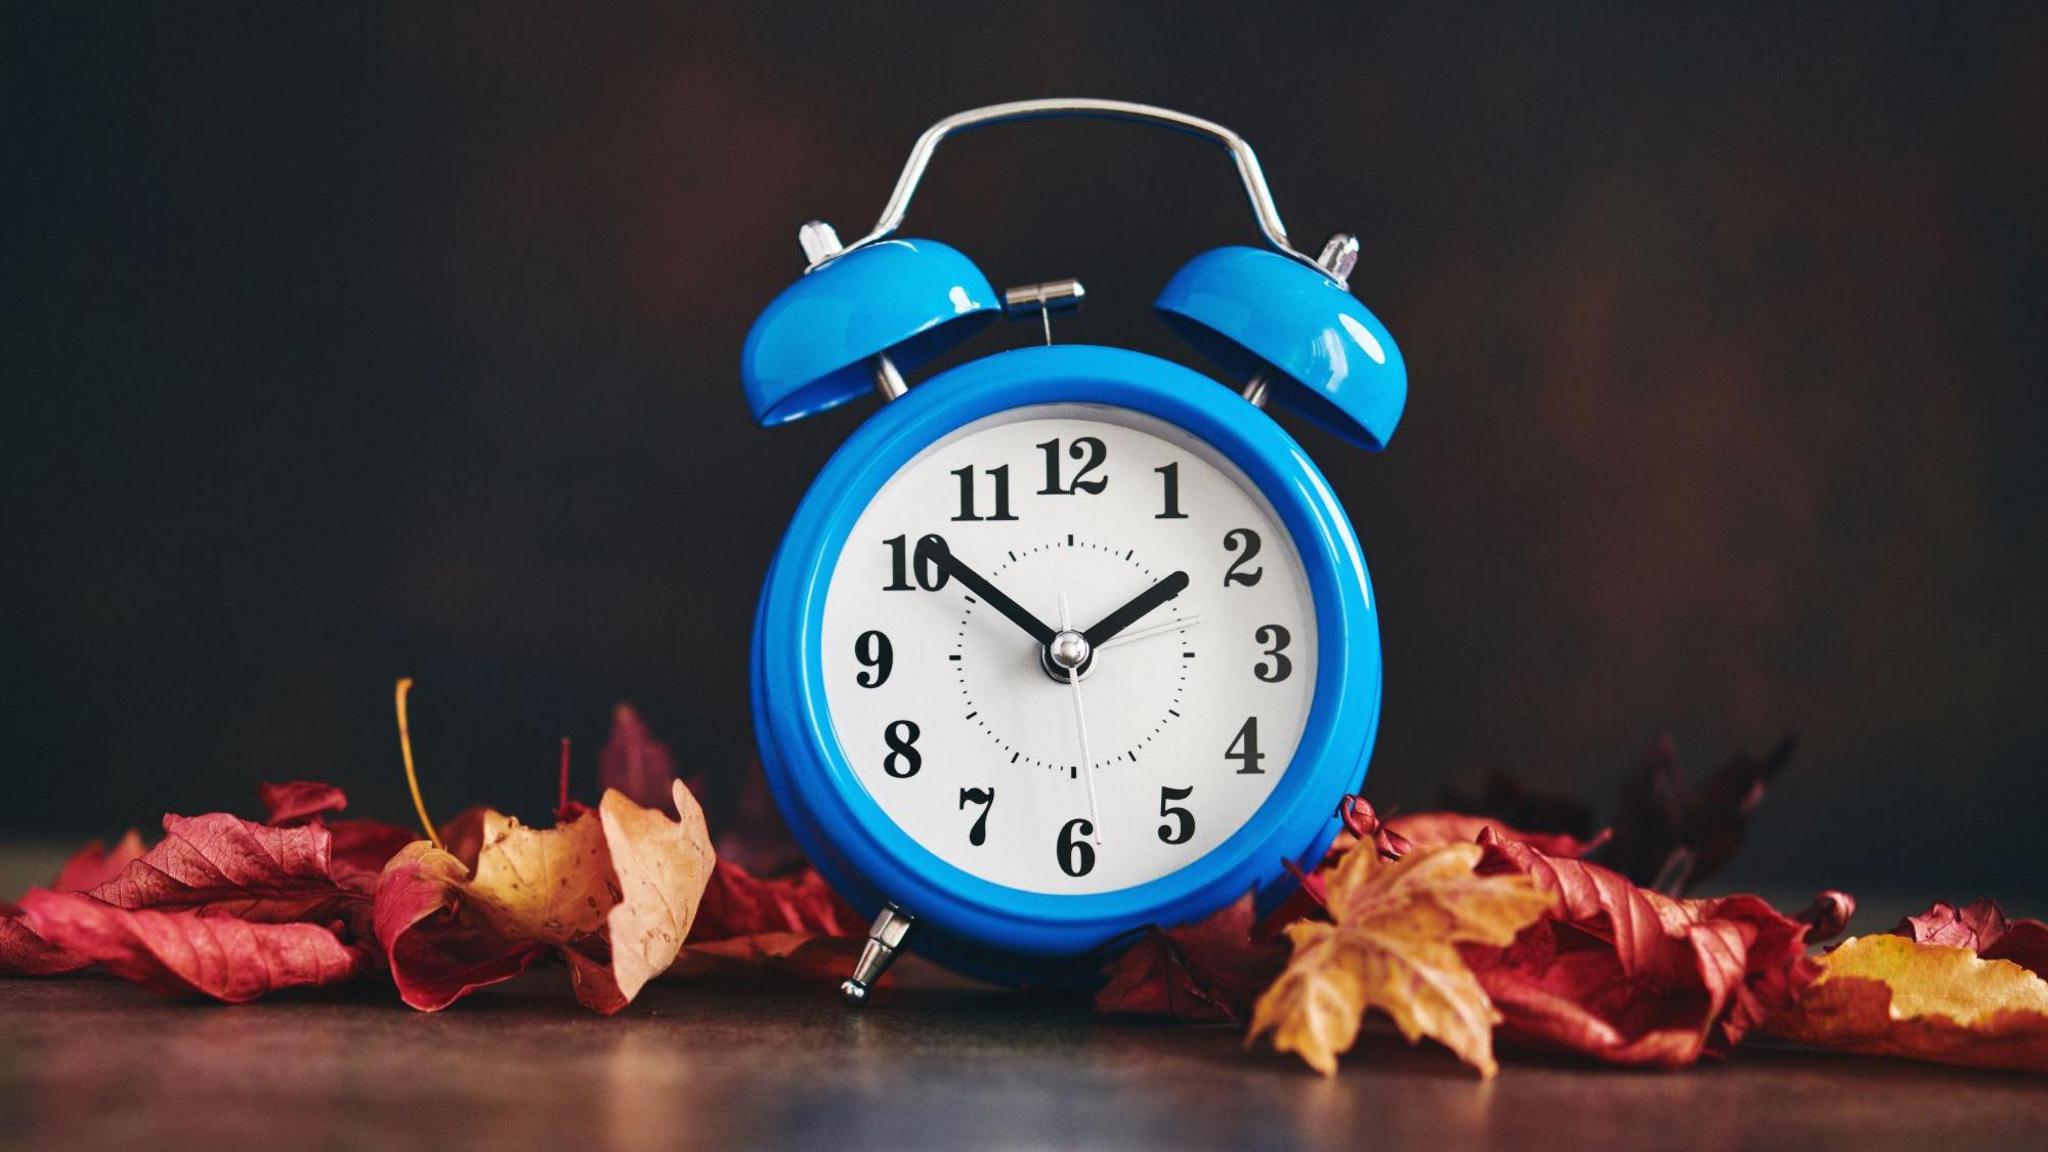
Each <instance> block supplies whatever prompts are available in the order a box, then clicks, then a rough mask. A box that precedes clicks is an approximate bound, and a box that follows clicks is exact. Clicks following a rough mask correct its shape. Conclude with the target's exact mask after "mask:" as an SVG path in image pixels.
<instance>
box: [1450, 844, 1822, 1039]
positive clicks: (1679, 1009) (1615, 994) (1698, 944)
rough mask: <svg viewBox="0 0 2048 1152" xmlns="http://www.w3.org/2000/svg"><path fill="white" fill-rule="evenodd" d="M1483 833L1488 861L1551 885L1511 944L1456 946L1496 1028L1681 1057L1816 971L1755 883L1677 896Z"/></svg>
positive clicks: (1798, 927)
mask: <svg viewBox="0 0 2048 1152" xmlns="http://www.w3.org/2000/svg"><path fill="white" fill-rule="evenodd" d="M1481 843H1483V844H1485V845H1486V846H1487V861H1486V863H1485V865H1483V866H1482V871H1484V870H1489V869H1491V870H1513V871H1518V872H1521V873H1523V874H1524V875H1527V876H1529V877H1531V878H1532V879H1534V880H1535V881H1536V882H1537V884H1539V885H1540V886H1542V887H1543V888H1545V889H1547V890H1549V891H1552V892H1555V893H1557V895H1558V897H1559V902H1558V907H1557V909H1556V910H1555V911H1554V912H1553V913H1552V915H1551V916H1549V917H1548V918H1546V919H1545V920H1543V921H1540V922H1538V923H1537V924H1535V925H1532V926H1531V927H1529V928H1527V929H1524V930H1523V932H1522V933H1521V934H1520V935H1519V936H1517V937H1516V939H1515V942H1514V943H1513V944H1512V945H1510V946H1508V947H1507V948H1505V949H1492V948H1480V947H1471V946H1468V947H1466V948H1465V949H1464V953H1465V957H1466V961H1467V963H1468V964H1469V965H1470V966H1471V967H1472V969H1473V971H1474V972H1476V973H1477V974H1478V975H1479V980H1480V983H1481V984H1482V985H1483V986H1484V987H1485V988H1486V991H1487V994H1488V995H1489V996H1491V997H1492V998H1493V1001H1494V1005H1495V1007H1496V1008H1498V1009H1499V1010H1500V1012H1501V1015H1502V1017H1503V1023H1502V1024H1501V1025H1500V1028H1499V1033H1498V1034H1499V1037H1500V1038H1501V1039H1502V1040H1503V1041H1506V1042H1509V1043H1519V1044H1522V1045H1525V1046H1528V1047H1533V1048H1541V1049H1548V1050H1552V1051H1564V1052H1572V1053H1577V1054H1580V1055H1585V1056H1590V1057H1592V1058H1594V1059H1597V1060H1601V1061H1605V1062H1608V1063H1615V1064H1648V1065H1661V1066H1665V1067H1679V1066H1683V1065H1687V1064H1691V1063H1693V1062H1695V1061H1697V1060H1698V1059H1700V1058H1701V1057H1702V1056H1716V1057H1718V1056H1724V1055H1726V1054H1727V1053H1728V1051H1729V1050H1730V1049H1732V1048H1733V1047H1734V1046H1735V1045H1736V1044H1737V1043H1738V1042H1740V1041H1741V1039H1742V1038H1743V1036H1744V1035H1745V1034H1747V1033H1748V1032H1749V1031H1750V1030H1751V1029H1753V1028H1755V1027H1756V1026H1757V1025H1759V1024H1760V1023H1761V1022H1762V1021H1763V1020H1764V1019H1766V1018H1768V1017H1769V1016H1771V1015H1774V1014H1776V1013H1777V1012H1779V1011H1782V1010H1783V1009H1785V1008H1786V1007H1788V1006H1790V1005H1791V1004H1792V1003H1794V1002H1795V1001H1796V1000H1797V998H1798V996H1799V993H1800V992H1801V990H1803V989H1804V988H1805V987H1806V985H1807V984H1808V983H1809V982H1811V981H1812V980H1813V978H1814V976H1815V975H1816V973H1817V967H1816V966H1815V964H1814V963H1813V961H1811V960H1809V959H1807V957H1806V947H1805V938H1806V926H1805V925H1803V924H1800V923H1798V922H1796V921H1793V920H1791V919H1788V918H1787V917H1784V916H1781V915H1779V914H1778V913H1777V912H1776V911H1774V910H1772V909H1771V907H1770V906H1769V905H1768V904H1766V903H1764V902H1763V901H1762V900H1760V899H1758V898H1756V897H1754V896H1731V897H1727V898H1725V899H1719V900H1673V899H1671V898H1669V897H1666V896H1663V895H1661V894H1659V893H1656V892H1651V891H1648V890H1645V889H1642V888H1638V887H1636V886H1635V885H1634V884H1632V883H1630V882H1629V881H1628V879H1627V878H1625V877H1623V876H1621V875H1620V874H1618V873H1615V872H1612V871H1609V870H1608V869H1606V868H1602V867H1600V866H1599V865H1596V864H1590V863H1587V862H1585V861H1583V860H1573V859H1564V858H1558V857H1552V856H1547V855H1545V854H1544V853H1542V852H1540V851H1538V850H1536V849H1535V848H1533V847H1531V846H1529V845H1527V844H1523V843H1517V842H1514V841H1509V840H1503V839H1501V838H1500V837H1499V836H1497V835H1495V834H1493V833H1491V832H1488V833H1486V834H1483V835H1482V838H1481Z"/></svg>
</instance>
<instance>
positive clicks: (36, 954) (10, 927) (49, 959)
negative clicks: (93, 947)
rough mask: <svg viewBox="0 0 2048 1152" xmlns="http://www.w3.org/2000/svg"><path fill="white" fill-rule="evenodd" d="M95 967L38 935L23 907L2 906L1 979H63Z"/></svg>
mask: <svg viewBox="0 0 2048 1152" xmlns="http://www.w3.org/2000/svg"><path fill="white" fill-rule="evenodd" d="M91 964H92V961H91V960H90V959H88V958H86V957H84V956H80V955H79V954H78V953H76V952H71V951H68V950H66V949H63V948H59V947H58V946H57V945H55V944H52V943H50V942H49V941H48V940H45V939H43V938H42V937H41V936H38V935H37V934H36V930H35V929H34V928H31V927H29V924H28V917H27V916H25V915H23V914H22V912H21V910H20V909H19V908H16V907H13V906H12V905H6V906H0V976H59V975H62V974H63V973H66V972H76V971H78V970H79V969H81V968H85V967H88V966H89V965H91Z"/></svg>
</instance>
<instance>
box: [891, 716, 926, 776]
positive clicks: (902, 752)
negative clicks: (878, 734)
mask: <svg viewBox="0 0 2048 1152" xmlns="http://www.w3.org/2000/svg"><path fill="white" fill-rule="evenodd" d="M899 733H900V734H899ZM918 735H919V733H918V729H917V722H916V721H915V720H891V721H890V722H889V726H888V727H887V728H884V729H882V742H883V743H884V744H887V745H888V746H889V754H888V755H887V756H884V757H882V771H884V772H887V773H888V774H889V775H891V776H894V777H895V778H896V779H898V780H908V779H910V778H911V777H912V776H915V775H917V770H918V769H919V768H922V767H924V754H923V753H921V752H919V751H918V750H917V737H918Z"/></svg>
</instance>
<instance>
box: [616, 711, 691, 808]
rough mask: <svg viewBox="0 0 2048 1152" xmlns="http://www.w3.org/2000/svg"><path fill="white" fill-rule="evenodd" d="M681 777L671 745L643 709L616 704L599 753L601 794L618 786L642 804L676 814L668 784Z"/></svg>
mask: <svg viewBox="0 0 2048 1152" xmlns="http://www.w3.org/2000/svg"><path fill="white" fill-rule="evenodd" d="M678 779H680V777H679V776H678V775H677V774H676V762H675V757H673V756H671V755H670V754H669V750H668V745H666V744H663V743H662V742H661V741H659V740H656V739H655V738H654V733H653V732H651V731H649V730H648V728H647V725H646V723H645V722H644V721H642V720H641V719H640V713H638V712H636V711H634V709H633V706H632V705H631V704H620V705H618V706H617V707H615V708H613V709H612V731H611V735H610V736H609V737H608V738H607V739H606V740H605V742H604V747H603V748H601V749H599V750H598V753H597V790H598V794H599V795H603V794H604V790H605V789H607V788H616V789H618V790H619V791H620V792H623V793H625V796H626V799H628V800H631V801H632V802H634V803H635V804H638V805H640V806H641V807H642V808H652V809H654V810H656V811H658V812H665V813H667V814H668V815H669V816H671V817H673V816H675V814H676V809H675V800H674V798H673V797H672V796H671V795H670V794H669V787H670V785H672V784H674V783H675V782H676V781H677V780H678Z"/></svg>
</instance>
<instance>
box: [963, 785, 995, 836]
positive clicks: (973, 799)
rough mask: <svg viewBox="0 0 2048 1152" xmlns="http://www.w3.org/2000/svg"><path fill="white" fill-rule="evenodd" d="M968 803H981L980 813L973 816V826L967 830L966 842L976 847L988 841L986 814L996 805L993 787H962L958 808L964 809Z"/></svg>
mask: <svg viewBox="0 0 2048 1152" xmlns="http://www.w3.org/2000/svg"><path fill="white" fill-rule="evenodd" d="M969 804H979V805H981V815H979V816H976V817H975V818H974V826H973V827H971V828H969V829H968V830H967V842H968V843H969V844H972V845H974V846H975V847H976V848H979V847H981V846H982V845H983V844H986V843H988V814H989V810H990V809H992V808H994V807H995V806H996V790H995V789H993V788H962V789H961V790H960V809H961V811H963V812H964V811H966V809H967V806H968V805H969Z"/></svg>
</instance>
